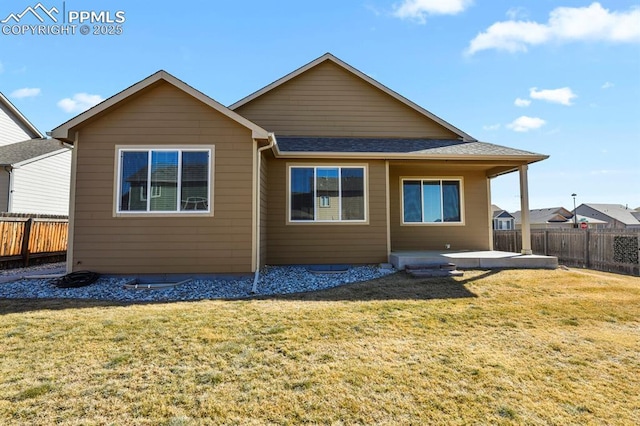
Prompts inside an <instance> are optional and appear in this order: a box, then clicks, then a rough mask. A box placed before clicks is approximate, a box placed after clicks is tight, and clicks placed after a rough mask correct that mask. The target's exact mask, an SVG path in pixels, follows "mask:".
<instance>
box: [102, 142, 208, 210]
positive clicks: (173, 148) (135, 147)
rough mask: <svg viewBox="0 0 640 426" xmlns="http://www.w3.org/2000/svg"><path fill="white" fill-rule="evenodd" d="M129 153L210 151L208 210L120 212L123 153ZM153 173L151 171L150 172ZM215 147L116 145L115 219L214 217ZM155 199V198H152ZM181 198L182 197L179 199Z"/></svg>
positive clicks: (180, 168)
mask: <svg viewBox="0 0 640 426" xmlns="http://www.w3.org/2000/svg"><path fill="white" fill-rule="evenodd" d="M127 151H182V152H185V151H187V152H188V151H209V175H208V186H209V203H208V207H209V208H208V209H207V210H175V211H172V210H169V211H160V210H158V211H129V210H119V203H120V184H121V176H120V173H121V165H122V164H121V161H120V159H121V155H120V154H121V153H122V152H127ZM149 173H151V170H149ZM181 174H182V162H181V161H179V162H178V176H181ZM214 176H215V145H116V147H115V161H114V182H113V184H114V187H113V217H133V216H135V217H186V216H209V217H212V216H213V215H214V203H213V201H214V198H213V195H214ZM152 198H155V197H152ZM178 198H180V197H178Z"/></svg>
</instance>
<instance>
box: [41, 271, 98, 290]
mask: <svg viewBox="0 0 640 426" xmlns="http://www.w3.org/2000/svg"><path fill="white" fill-rule="evenodd" d="M98 278H100V274H98V273H96V272H91V271H77V272H71V273H70V274H67V275H64V276H62V277H60V278H56V279H55V280H53V281H52V284H53V285H54V286H56V287H58V288H76V287H85V286H88V285H90V284H93V283H94V282H96V281H97V280H98Z"/></svg>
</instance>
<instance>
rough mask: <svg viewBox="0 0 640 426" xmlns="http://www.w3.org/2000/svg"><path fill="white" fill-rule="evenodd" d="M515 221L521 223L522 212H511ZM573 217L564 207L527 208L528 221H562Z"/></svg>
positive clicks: (533, 222)
mask: <svg viewBox="0 0 640 426" xmlns="http://www.w3.org/2000/svg"><path fill="white" fill-rule="evenodd" d="M513 217H514V218H515V220H516V223H521V217H522V212H520V211H517V212H515V213H513ZM570 219H573V214H572V213H571V212H570V211H569V210H567V209H565V208H564V207H549V208H545V209H533V210H529V223H531V224H541V223H562V222H566V221H568V220H570Z"/></svg>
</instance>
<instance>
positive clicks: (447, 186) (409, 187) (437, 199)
mask: <svg viewBox="0 0 640 426" xmlns="http://www.w3.org/2000/svg"><path fill="white" fill-rule="evenodd" d="M461 197H462V180H461V179H431V178H429V179H414V178H407V179H402V221H403V223H406V224H413V223H430V224H440V223H444V224H446V223H462V201H461Z"/></svg>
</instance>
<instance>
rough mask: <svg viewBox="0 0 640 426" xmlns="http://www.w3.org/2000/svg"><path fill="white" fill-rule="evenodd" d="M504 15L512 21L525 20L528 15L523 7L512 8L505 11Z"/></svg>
mask: <svg viewBox="0 0 640 426" xmlns="http://www.w3.org/2000/svg"><path fill="white" fill-rule="evenodd" d="M506 15H507V18H509V19H511V20H512V21H513V20H515V19H518V18H520V19H523V18H526V17H528V16H529V13H528V12H527V10H526V9H525V8H524V7H512V8H511V9H509V10H507V14H506Z"/></svg>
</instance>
